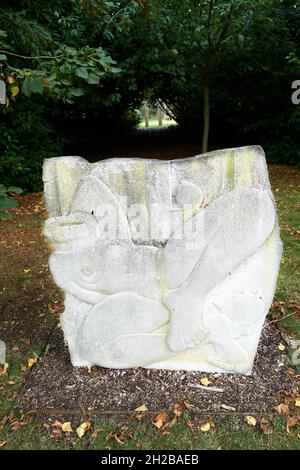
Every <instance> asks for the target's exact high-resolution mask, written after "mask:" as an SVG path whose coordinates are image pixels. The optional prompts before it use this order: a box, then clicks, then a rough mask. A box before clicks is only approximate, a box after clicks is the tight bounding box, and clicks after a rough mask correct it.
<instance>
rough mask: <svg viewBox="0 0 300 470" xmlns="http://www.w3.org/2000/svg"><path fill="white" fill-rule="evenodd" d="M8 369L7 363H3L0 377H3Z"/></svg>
mask: <svg viewBox="0 0 300 470" xmlns="http://www.w3.org/2000/svg"><path fill="white" fill-rule="evenodd" d="M8 368H9V365H8V363H7V362H4V364H3V367H1V369H0V375H5V374H7V370H8Z"/></svg>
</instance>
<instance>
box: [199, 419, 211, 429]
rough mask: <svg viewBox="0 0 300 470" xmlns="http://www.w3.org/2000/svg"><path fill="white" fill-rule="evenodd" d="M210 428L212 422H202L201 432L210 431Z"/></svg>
mask: <svg viewBox="0 0 300 470" xmlns="http://www.w3.org/2000/svg"><path fill="white" fill-rule="evenodd" d="M209 430H210V422H209V421H206V422H205V423H203V424H201V426H200V431H201V432H208V431H209Z"/></svg>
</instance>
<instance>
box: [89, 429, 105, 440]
mask: <svg viewBox="0 0 300 470" xmlns="http://www.w3.org/2000/svg"><path fill="white" fill-rule="evenodd" d="M103 431H104V429H102V428H97V429H95V431H94V432H93V433H92V435H91V439H95V438H96V437H97V436H98V434H99V433H100V432H103Z"/></svg>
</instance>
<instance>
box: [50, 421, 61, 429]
mask: <svg viewBox="0 0 300 470" xmlns="http://www.w3.org/2000/svg"><path fill="white" fill-rule="evenodd" d="M51 426H53V427H56V428H61V427H62V423H61V422H60V421H57V420H55V421H54V423H52V424H51Z"/></svg>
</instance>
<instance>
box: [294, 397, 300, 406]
mask: <svg viewBox="0 0 300 470" xmlns="http://www.w3.org/2000/svg"><path fill="white" fill-rule="evenodd" d="M295 406H297V407H298V408H300V398H296V399H295Z"/></svg>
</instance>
